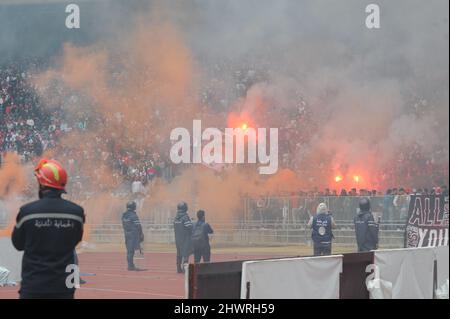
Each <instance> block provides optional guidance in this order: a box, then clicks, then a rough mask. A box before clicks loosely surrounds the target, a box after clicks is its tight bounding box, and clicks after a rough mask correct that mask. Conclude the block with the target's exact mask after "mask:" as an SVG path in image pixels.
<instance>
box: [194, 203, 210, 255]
mask: <svg viewBox="0 0 450 319" xmlns="http://www.w3.org/2000/svg"><path fill="white" fill-rule="evenodd" d="M197 218H198V221H197V222H196V223H194V225H193V230H192V246H193V248H194V262H195V263H199V262H200V260H201V259H202V258H203V261H204V262H209V261H210V260H211V246H210V245H209V234H212V233H214V231H213V229H212V228H211V226H210V225H209V223H207V222H206V221H205V211H203V210H199V211H198V212H197Z"/></svg>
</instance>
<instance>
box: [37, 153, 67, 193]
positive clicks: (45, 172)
mask: <svg viewBox="0 0 450 319" xmlns="http://www.w3.org/2000/svg"><path fill="white" fill-rule="evenodd" d="M34 175H36V178H37V180H38V183H39V185H42V186H47V187H51V188H56V189H62V190H64V188H65V187H66V184H67V172H66V170H65V169H64V167H63V166H62V165H61V163H59V162H58V161H55V160H48V159H45V158H44V159H41V160H40V161H39V163H38V165H37V166H36V168H35V169H34Z"/></svg>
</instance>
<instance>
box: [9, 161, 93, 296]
mask: <svg viewBox="0 0 450 319" xmlns="http://www.w3.org/2000/svg"><path fill="white" fill-rule="evenodd" d="M34 173H35V176H36V178H37V180H38V183H39V200H37V201H34V202H31V203H29V204H26V205H24V206H22V207H21V208H20V211H19V214H18V215H17V219H16V221H17V223H16V226H15V227H14V230H13V233H12V243H13V245H14V247H15V248H16V249H17V250H19V251H22V250H23V251H24V254H23V259H22V282H21V287H20V291H19V295H20V298H21V299H28V298H33V299H40V298H51V299H73V297H74V293H75V285H74V284H75V283H76V282H73V281H72V280H67V279H70V278H69V276H70V275H72V276H73V273H66V268H67V266H69V265H74V264H75V260H74V251H75V247H76V245H77V244H78V243H79V242H80V241H81V239H82V236H83V224H84V221H85V215H84V211H83V208H81V207H80V206H78V205H76V204H74V203H72V202H70V201H68V200H65V199H63V198H62V197H61V195H62V194H63V193H65V187H66V184H67V172H66V170H65V169H64V168H63V166H62V165H61V164H60V163H59V162H57V161H55V160H48V159H42V160H41V161H39V164H38V165H37V166H36V168H35V170H34ZM66 280H67V282H68V283H70V284H66Z"/></svg>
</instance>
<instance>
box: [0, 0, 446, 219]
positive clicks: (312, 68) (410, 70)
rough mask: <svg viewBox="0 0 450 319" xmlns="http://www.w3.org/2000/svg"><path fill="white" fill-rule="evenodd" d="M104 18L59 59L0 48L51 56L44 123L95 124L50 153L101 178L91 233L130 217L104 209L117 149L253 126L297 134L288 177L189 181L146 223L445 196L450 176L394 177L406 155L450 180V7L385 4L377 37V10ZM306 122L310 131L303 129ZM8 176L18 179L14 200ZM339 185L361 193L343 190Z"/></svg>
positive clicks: (162, 191) (134, 6)
mask: <svg viewBox="0 0 450 319" xmlns="http://www.w3.org/2000/svg"><path fill="white" fill-rule="evenodd" d="M87 3H89V2H87ZM100 3H101V4H98V7H96V8H97V11H92V10H89V17H90V18H89V19H86V21H87V22H86V24H83V23H84V22H83V14H84V11H83V5H84V3H83V2H81V3H80V9H81V17H82V22H81V30H80V31H74V33H77V35H76V36H73V35H69V33H68V31H67V30H63V31H54V32H55V34H56V33H57V34H58V39H59V40H58V41H59V42H58V43H59V44H60V45H58V44H53V45H52V48H51V49H50V48H48V43H49V42H51V41H49V40H48V39H46V38H45V40H41V37H44V35H43V33H42V34H41V33H40V30H39V29H36V30H34V32H36V33H39V34H41V35H40V37H39V38H38V40H37V41H30V42H29V43H32V46H31V44H30V47H24V43H23V42H20V41H18V40H16V39H15V37H14V34H15V32H16V31H15V30H13V29H8V28H9V27H8V24H5V20H4V19H1V20H2V22H0V23H1V24H0V25H1V29H2V31H0V35H2V39H4V41H2V43H8V47H7V48H6V47H2V48H1V50H0V51H1V52H4V51H7V52H18V51H25V52H28V53H29V52H35V53H36V54H38V55H39V54H44V53H45V52H47V51H48V52H51V53H52V54H51V57H50V59H49V61H48V64H47V65H46V66H45V67H41V68H40V70H39V71H36V75H35V76H34V77H33V78H31V79H30V85H32V86H34V87H36V90H37V91H38V92H39V97H40V99H41V101H42V103H43V105H44V106H45V108H46V109H47V110H49V111H51V110H52V109H53V108H55V107H58V108H59V107H62V109H63V110H64V113H65V115H64V116H65V117H66V118H78V117H79V116H82V115H80V113H83V114H89V116H90V117H91V118H96V119H97V120H96V121H91V122H90V124H89V129H88V130H87V131H86V132H82V133H80V132H75V131H74V132H73V133H69V134H67V135H65V136H63V137H62V138H61V139H60V141H59V144H60V145H58V146H57V147H56V148H55V149H51V150H48V151H46V155H47V156H50V157H54V158H58V159H60V160H62V161H63V162H65V163H68V161H69V160H70V159H75V161H74V162H73V163H72V164H70V165H72V166H74V167H75V168H74V170H73V171H74V172H76V174H77V175H79V174H81V175H85V176H90V177H95V178H93V180H92V183H94V184H96V183H97V184H96V185H100V186H99V187H98V188H97V190H98V193H97V194H96V196H94V197H93V198H91V199H89V200H87V201H86V202H85V203H84V205H85V206H86V211H87V214H88V216H90V217H89V218H90V222H91V223H98V222H101V221H102V220H103V219H104V218H115V217H117V216H114V215H112V213H111V211H113V212H116V211H119V210H120V209H122V208H123V204H124V202H123V200H118V199H112V198H111V196H110V195H109V194H110V192H111V190H112V189H115V188H117V187H118V186H119V184H121V182H122V179H121V178H120V177H117V176H115V174H116V173H115V172H114V170H113V168H111V167H110V165H109V164H108V159H107V155H106V154H107V153H108V152H109V151H110V149H111V148H115V147H120V148H125V149H130V150H133V151H135V152H142V150H145V149H147V148H149V147H151V148H152V149H153V150H155V149H156V150H157V151H158V152H160V153H162V154H164V155H165V156H167V155H168V153H169V149H170V146H171V143H170V140H169V135H170V131H171V130H172V129H173V128H175V127H186V128H188V129H189V130H191V128H192V120H194V119H201V120H202V122H203V123H202V125H203V126H204V128H206V127H208V126H210V127H218V128H220V129H224V128H225V127H234V126H239V125H241V123H242V122H245V123H249V124H250V125H251V126H253V127H266V128H269V127H277V128H280V133H281V134H284V132H285V131H284V129H285V128H286V127H289V132H294V133H289V134H291V135H289V136H294V137H291V139H295V141H293V142H291V143H289V146H286V147H283V146H282V147H281V148H280V154H279V158H280V168H279V170H278V172H277V173H276V174H274V175H272V176H260V175H259V174H258V171H257V169H256V166H254V165H236V166H232V167H230V168H229V169H227V170H226V171H225V172H222V173H218V172H217V171H215V170H213V169H211V168H208V167H205V166H204V165H191V166H185V167H183V168H182V169H180V170H179V174H178V175H177V176H175V178H174V180H173V181H171V182H170V183H167V182H164V181H157V182H156V183H155V184H154V185H153V186H152V188H151V190H150V193H149V195H148V197H147V198H146V199H145V201H144V206H145V207H146V209H144V213H143V214H144V215H145V214H150V212H151V211H152V207H171V208H172V209H173V208H174V207H175V204H176V202H178V201H179V200H186V201H187V202H188V203H189V204H191V205H192V209H198V208H203V209H205V210H206V211H207V212H210V215H211V216H214V217H216V218H219V217H220V218H222V219H228V218H231V217H233V214H235V212H236V211H237V210H239V208H240V207H241V205H242V196H243V195H245V194H249V193H250V194H286V193H296V192H298V191H299V190H300V189H304V190H308V189H313V188H314V187H319V188H324V187H330V188H336V189H340V188H342V187H345V188H350V187H358V188H360V187H364V188H368V189H372V188H376V189H380V190H382V189H385V188H386V187H389V186H391V185H395V186H405V187H424V186H428V185H433V184H439V185H440V184H447V183H448V169H447V170H446V174H447V175H445V174H444V173H443V172H442V173H441V172H439V173H438V174H437V175H438V176H440V179H439V180H436V179H435V178H434V177H431V176H410V177H408V176H406V174H405V175H404V176H400V177H399V178H398V179H396V180H392V179H389V178H387V177H386V176H387V172H388V171H389V167H391V166H392V165H393V163H397V162H398V161H399V157H400V154H401V153H402V152H405V150H411V149H414V150H417V152H418V153H420V154H421V160H423V161H424V162H427V163H432V164H433V165H437V166H439V165H441V166H442V167H444V166H446V165H447V166H448V161H449V152H448V143H449V122H448V116H449V106H448V104H449V94H448V85H449V81H448V69H449V63H448V56H449V49H448V1H445V0H434V1H412V0H407V1H406V0H403V1H395V2H393V1H377V4H378V5H379V6H380V8H381V28H380V29H376V30H374V29H372V30H371V29H368V28H366V27H365V18H366V13H365V7H366V5H367V4H369V3H370V2H369V1H356V0H351V1H345V2H344V1H293V0H290V1H288V0H278V1H268V0H262V1H261V0H258V1H256V0H244V1H242V0H239V1H238V0H230V1H198V0H191V1H124V2H119V1H100ZM128 4H130V5H129V6H128ZM86 5H87V4H86ZM61 8H63V6H62V5H61ZM10 10H12V9H11V8H10ZM29 15H32V13H29ZM0 17H5V15H4V14H0ZM93 17H95V18H93ZM64 18H65V16H64V15H62V17H61V20H63V19H64ZM6 20H8V18H6ZM13 25H14V24H12V26H13ZM38 25H39V26H43V23H42V21H40V22H39V24H38ZM60 27H61V28H63V26H62V24H61V26H60ZM91 27H92V32H90V31H89V30H88V29H87V28H91ZM85 28H86V29H85ZM42 31H45V29H42ZM58 32H59V33H58ZM80 33H84V34H89V36H86V37H84V38H83V37H82V36H80ZM64 34H68V37H69V38H68V39H67V40H64ZM50 35H51V33H50ZM71 37H72V38H71ZM45 46H47V48H46V47H45ZM227 64H232V65H235V66H237V67H241V68H242V69H244V70H246V71H245V74H242V73H240V74H236V69H235V68H229V67H226V65H227ZM236 77H245V79H246V80H245V81H246V82H245V84H246V86H245V87H244V88H242V90H241V91H242V92H241V94H236V93H235V92H236V91H239V90H236ZM205 87H208V88H210V89H211V90H212V91H213V92H214V94H213V96H212V97H211V98H210V100H209V103H205V102H204V101H203V100H202V94H203V90H204V88H205ZM296 117H298V118H301V119H302V120H301V121H297V122H293V118H296ZM297 136H300V138H298V140H297V139H296V137H297ZM62 149H64V151H62ZM103 156H104V157H103ZM6 162H7V164H6V165H5V166H4V167H2V169H1V170H0V179H1V181H2V183H1V185H0V196H6V194H5V192H11V190H10V189H9V188H10V187H13V189H14V191H15V192H20V191H22V187H24V186H23V184H24V182H23V181H24V177H23V176H24V175H23V172H22V170H23V167H21V166H20V165H18V164H16V163H17V161H15V160H14V159H12V157H9V158H8V157H7V158H6ZM8 163H9V164H8ZM283 163H289V165H283ZM8 165H9V166H8ZM405 165H409V163H408V162H405ZM11 172H20V173H19V175H17V174H18V173H12V175H13V176H14V181H13V182H9V183H8V182H7V183H6V184H4V183H3V181H4V180H8V181H9V180H11ZM336 175H339V176H353V175H358V176H361V179H362V180H361V182H360V183H359V184H358V185H355V184H354V183H353V182H352V181H350V182H348V181H345V182H344V183H342V184H339V185H337V184H336V183H334V178H335V176H336ZM385 175H386V176H385ZM8 185H13V186H8ZM7 188H8V189H7Z"/></svg>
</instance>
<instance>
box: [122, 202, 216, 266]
mask: <svg viewBox="0 0 450 319" xmlns="http://www.w3.org/2000/svg"><path fill="white" fill-rule="evenodd" d="M187 210H188V206H187V204H186V203H185V202H181V203H179V204H178V205H177V214H176V216H175V219H174V222H173V226H174V232H175V245H176V248H177V257H176V264H177V272H178V273H183V272H184V268H183V265H184V264H186V263H188V262H189V256H190V255H191V254H192V253H193V254H194V262H196V263H198V262H200V261H201V260H202V259H203V261H204V262H209V261H210V258H211V246H210V245H209V234H212V233H213V229H212V228H211V226H210V225H209V224H208V223H206V222H205V212H204V211H203V210H199V211H198V212H197V219H198V221H197V222H195V223H192V221H191V218H190V217H189V215H188V214H187ZM122 226H123V230H124V234H125V246H126V248H127V263H128V270H130V271H141V270H143V269H140V268H138V267H136V266H135V265H134V253H135V251H136V250H141V243H142V242H143V241H144V234H143V232H142V226H141V223H140V221H139V218H138V216H137V214H136V203H135V202H134V201H130V202H128V203H127V211H126V212H125V213H123V215H122Z"/></svg>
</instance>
